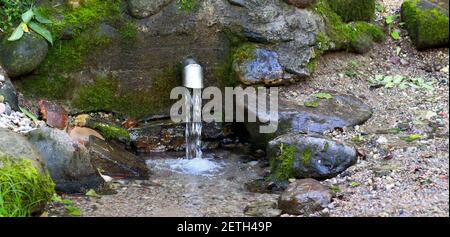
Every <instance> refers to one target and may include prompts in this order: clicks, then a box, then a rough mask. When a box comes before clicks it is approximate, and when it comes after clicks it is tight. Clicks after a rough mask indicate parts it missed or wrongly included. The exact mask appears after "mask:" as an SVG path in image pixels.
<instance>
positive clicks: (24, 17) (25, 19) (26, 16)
mask: <svg viewBox="0 0 450 237" xmlns="http://www.w3.org/2000/svg"><path fill="white" fill-rule="evenodd" d="M33 16H34V13H33V9H31V8H30V10H28V11H26V12H25V13H24V14H22V21H23V22H25V23H27V24H28V23H29V22H30V21H31V19H32V18H33Z"/></svg>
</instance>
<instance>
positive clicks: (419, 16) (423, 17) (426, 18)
mask: <svg viewBox="0 0 450 237" xmlns="http://www.w3.org/2000/svg"><path fill="white" fill-rule="evenodd" d="M402 20H403V21H404V22H405V23H406V27H407V29H408V32H409V35H410V37H411V40H412V41H413V42H414V44H415V46H416V47H417V48H418V49H427V48H433V47H440V46H447V45H448V38H449V17H448V11H447V12H446V10H445V9H443V8H441V7H440V6H438V5H435V4H434V3H431V2H428V1H419V0H407V1H405V2H404V3H403V5H402Z"/></svg>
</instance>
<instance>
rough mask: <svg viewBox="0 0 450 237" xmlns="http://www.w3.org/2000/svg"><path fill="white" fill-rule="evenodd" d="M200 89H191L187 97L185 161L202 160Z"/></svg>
mask: <svg viewBox="0 0 450 237" xmlns="http://www.w3.org/2000/svg"><path fill="white" fill-rule="evenodd" d="M201 93H202V92H201V89H193V93H192V96H187V99H186V108H188V111H192V113H190V112H189V113H187V114H186V133H185V136H186V159H195V158H199V159H201V158H202V140H201V137H202V122H201V117H202V94H201Z"/></svg>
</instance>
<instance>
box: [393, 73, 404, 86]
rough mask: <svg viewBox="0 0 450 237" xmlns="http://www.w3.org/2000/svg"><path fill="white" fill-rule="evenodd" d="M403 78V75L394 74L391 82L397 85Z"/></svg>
mask: <svg viewBox="0 0 450 237" xmlns="http://www.w3.org/2000/svg"><path fill="white" fill-rule="evenodd" d="M403 80H405V77H403V76H399V75H397V76H394V79H393V83H394V84H396V85H398V84H400V83H401V82H402V81H403Z"/></svg>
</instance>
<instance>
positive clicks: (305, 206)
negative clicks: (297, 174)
mask: <svg viewBox="0 0 450 237" xmlns="http://www.w3.org/2000/svg"><path fill="white" fill-rule="evenodd" d="M332 197H333V195H332V193H331V191H330V189H329V188H327V187H325V186H324V185H322V184H321V183H320V182H319V181H317V180H314V179H302V180H297V181H296V182H294V183H291V184H290V185H289V187H288V188H287V189H286V190H285V191H284V192H283V193H282V194H281V196H280V198H279V200H278V208H280V209H281V210H282V211H283V212H285V213H288V214H293V215H310V214H313V213H315V212H318V211H320V210H322V209H324V208H326V207H327V206H328V205H329V204H330V203H331V199H332Z"/></svg>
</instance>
